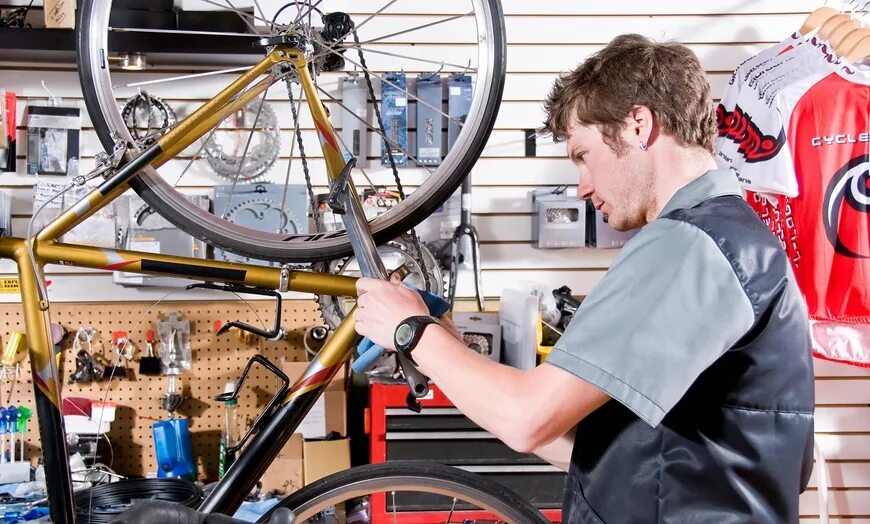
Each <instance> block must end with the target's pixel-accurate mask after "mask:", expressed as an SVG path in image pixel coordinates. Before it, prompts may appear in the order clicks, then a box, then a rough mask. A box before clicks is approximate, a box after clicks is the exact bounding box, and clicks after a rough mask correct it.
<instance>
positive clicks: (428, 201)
mask: <svg viewBox="0 0 870 524" xmlns="http://www.w3.org/2000/svg"><path fill="white" fill-rule="evenodd" d="M110 4H111V1H110V0H93V1H92V2H90V3H87V2H86V3H85V5H86V6H88V7H89V9H86V10H83V15H82V16H83V24H82V27H83V28H87V29H86V30H84V31H82V32H81V34H80V37H79V46H80V50H79V53H80V59H81V60H82V62H83V65H84V66H85V67H83V68H82V69H83V71H82V73H81V74H82V81H83V85H85V86H87V85H88V84H87V83H89V85H91V86H93V89H94V94H95V98H94V99H91V100H89V98H90V97H88V96H86V102H87V103H88V106H89V110H90V111H91V113H92V115H93V114H94V111H95V110H98V111H99V113H100V114H101V115H102V116H103V117H104V119H105V120H104V121H105V124H106V125H107V126H108V128H109V129H112V130H115V131H116V132H117V133H118V134H120V135H121V136H123V137H124V138H126V139H130V138H131V137H130V136H129V133H128V132H127V130H126V128H125V127H124V123H123V119H122V117H121V115H120V112H119V111H118V107H117V104H116V103H115V99H116V93H115V89H114V88H113V87H112V81H111V74H110V72H109V69H108V67H105V64H106V56H107V54H108V52H109V50H108V34H109V31H108V17H109V11H110V9H109V6H110ZM469 5H470V6H471V7H472V8H473V15H474V20H475V24H476V26H477V28H478V42H477V53H476V55H477V67H476V75H475V76H476V78H477V86H476V87H475V89H474V92H473V98H472V104H471V109H470V111H469V117H468V120H466V125H465V127H464V128H463V129H462V131H461V133H460V135H459V138H458V139H457V142H456V146H455V148H454V149H453V150H451V151H450V152H449V154H448V155H447V157H446V158H445V159H444V160H443V163H442V164H441V165H440V166H439V167H438V168H437V169H436V170H435V171H434V173H433V174H431V175H429V176H428V178H427V179H426V180H424V181H423V183H422V184H421V185H420V186H419V188H418V189H417V190H416V191H414V192H413V193H411V194H409V195H408V197H407V198H406V199H405V200H404V201H402V202H401V203H400V204H399V205H397V206H395V207H394V208H393V209H392V210H391V211H390V212H389V213H386V214H384V215H381V216H380V217H378V218H376V219H374V220H372V221H371V222H370V227H371V229H372V232H373V234H374V235H375V237H376V240H378V241H385V240H388V239H389V238H392V237H394V236H395V235H396V234H398V233H400V232H402V231H403V230H407V229H409V228H410V227H413V226H414V225H415V224H414V222H419V221H420V220H421V219H422V218H425V216H426V215H428V214H429V213H430V212H431V211H433V210H434V209H435V208H436V207H437V206H438V205H440V204H441V203H442V202H443V201H444V200H446V198H447V197H448V196H449V195H450V194H451V193H452V190H453V189H455V187H456V186H457V185H458V184H459V183H460V182H461V179H462V178H463V177H464V175H465V174H467V172H468V171H469V170H470V167H471V165H473V162H474V161H475V160H476V157H477V155H478V154H479V152H480V150H481V149H482V147H483V145H484V144H485V142H486V139H487V138H488V135H489V130H490V129H491V127H492V123H493V122H494V118H495V112H496V110H497V106H498V103H497V101H498V99H500V97H501V89H502V86H503V72H504V56H503V48H504V40H503V30H502V27H501V26H502V21H501V13H500V8H499V6H498V3H497V2H494V1H490V0H469ZM100 28H103V29H100ZM352 51H353V48H349V49H348V52H347V54H350V53H351V52H352ZM346 71H347V69H346V70H345V72H346ZM411 96H413V95H411ZM494 101H495V102H494ZM91 105H95V106H96V107H95V109H91ZM98 120H99V115H94V121H95V126H96V125H97V121H98ZM481 129H482V130H483V131H484V132H480V130H481ZM475 133H477V135H475ZM100 135H101V136H100V139H101V141H102V142H103V145H104V146H105V147H110V140H111V139H110V137H109V136H107V134H106V133H100ZM409 149H411V150H413V146H412V145H411V144H410V143H409ZM131 186H132V187H133V188H134V190H136V192H137V193H139V194H140V196H141V197H142V198H143V199H144V200H145V201H146V202H147V203H148V204H149V205H151V206H152V207H153V208H154V209H155V210H157V212H158V213H160V214H161V215H164V216H166V218H167V219H169V220H170V221H171V222H173V223H174V224H175V225H176V226H178V227H179V228H181V229H183V230H185V231H187V232H188V233H191V234H193V235H194V236H197V237H199V238H202V239H204V240H206V241H207V242H209V243H211V244H213V245H215V246H218V247H221V248H223V249H226V250H228V251H232V252H235V253H238V254H240V255H244V256H250V257H253V258H260V259H267V260H279V261H313V260H325V259H330V258H336V257H338V256H342V255H345V254H347V253H349V252H350V247H349V244H348V241H347V238H346V237H345V235H344V232H343V231H338V232H332V233H325V234H319V235H317V238H314V237H313V236H312V235H300V236H297V237H295V238H291V239H288V238H287V236H286V235H281V234H277V233H268V232H262V231H257V230H252V229H250V228H245V227H241V226H238V225H236V224H233V223H231V222H228V221H225V220H220V219H219V218H218V217H216V216H214V215H212V214H211V213H209V212H207V211H203V210H202V209H200V208H197V207H195V206H192V205H190V203H189V201H188V200H187V199H186V198H185V197H184V195H182V194H181V193H180V192H179V191H177V190H176V189H175V188H173V186H172V185H171V184H170V183H169V182H167V181H166V180H165V179H164V178H163V177H162V176H161V175H159V174H158V173H157V172H156V171H155V170H154V169H152V168H150V167H149V168H146V169H145V170H144V171H143V172H142V173H141V174H140V176H138V177H136V178H135V179H134V180H133V181H132V182H131ZM176 210H183V212H182V213H178V212H176Z"/></svg>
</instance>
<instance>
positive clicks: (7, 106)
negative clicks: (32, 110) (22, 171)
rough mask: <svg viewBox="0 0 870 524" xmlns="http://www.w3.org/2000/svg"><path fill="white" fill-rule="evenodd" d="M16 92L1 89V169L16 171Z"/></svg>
mask: <svg viewBox="0 0 870 524" xmlns="http://www.w3.org/2000/svg"><path fill="white" fill-rule="evenodd" d="M16 102H17V98H16V96H15V93H13V92H11V91H5V90H3V89H0V171H12V172H14V171H15V169H16V166H17V162H16V157H17V153H18V149H17V140H16V137H17V135H18V133H17V131H16V127H15V126H16V120H15V119H16V112H15V104H16Z"/></svg>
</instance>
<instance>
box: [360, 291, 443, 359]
mask: <svg viewBox="0 0 870 524" xmlns="http://www.w3.org/2000/svg"><path fill="white" fill-rule="evenodd" d="M356 291H357V300H356V312H354V320H355V321H356V332H357V333H359V334H360V335H362V336H364V337H368V338H369V340H371V341H372V342H374V343H375V344H377V345H379V346H382V347H384V348H386V349H389V350H393V351H394V350H395V349H396V347H395V345H394V344H393V333H395V331H396V326H398V325H399V323H400V322H401V321H403V320H405V319H406V318H408V317H411V316H415V315H428V314H429V308H427V307H426V304H425V303H424V302H423V299H422V298H421V297H420V294H419V293H417V292H416V291H414V290H413V289H411V288H409V287H407V286H405V285H404V284H402V283H401V281H399V279H398V277H395V278H393V279H391V281H389V282H387V281H385V280H378V279H375V278H361V279H359V280H357V281H356Z"/></svg>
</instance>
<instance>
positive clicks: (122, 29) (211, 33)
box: [109, 27, 257, 38]
mask: <svg viewBox="0 0 870 524" xmlns="http://www.w3.org/2000/svg"><path fill="white" fill-rule="evenodd" d="M109 31H114V32H116V33H159V34H161V35H206V36H244V37H246V38H253V37H255V36H257V35H252V34H251V33H226V32H222V31H187V30H185V29H144V28H140V27H110V28H109Z"/></svg>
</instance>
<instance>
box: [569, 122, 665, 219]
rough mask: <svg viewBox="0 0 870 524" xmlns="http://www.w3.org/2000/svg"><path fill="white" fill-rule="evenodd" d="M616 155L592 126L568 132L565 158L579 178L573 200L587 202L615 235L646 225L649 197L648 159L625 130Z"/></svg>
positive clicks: (650, 175) (650, 191)
mask: <svg viewBox="0 0 870 524" xmlns="http://www.w3.org/2000/svg"><path fill="white" fill-rule="evenodd" d="M620 136H621V139H622V146H621V147H618V149H619V152H618V153H617V152H616V151H614V150H613V149H611V147H610V145H608V144H607V143H606V142H604V136H603V135H602V134H601V132H600V131H599V130H598V128H597V127H596V126H586V125H580V124H575V125H573V126H572V127H571V128H570V129H569V130H568V141H567V142H568V158H569V159H570V160H571V162H573V163H574V165H575V166H577V169H578V171H579V174H580V180H579V185H578V187H577V197H578V198H581V199H584V200H591V201H592V204H593V205H594V206H595V208H596V209H600V210H601V212H602V213H603V214H604V219H605V221H607V223H608V224H610V226H611V227H612V228H614V229H616V230H618V231H628V230H629V229H636V228H639V227H642V226H644V225H645V224H646V209H647V207H648V204H649V202H650V200H651V197H652V173H651V170H650V169H649V162H648V160H649V157H648V156H645V154H646V152H645V151H641V150H640V148H639V147H638V145H637V138H635V137H631V136H630V133H629V132H628V131H627V130H626V131H624V132H623V133H622V134H621V135H620Z"/></svg>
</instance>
